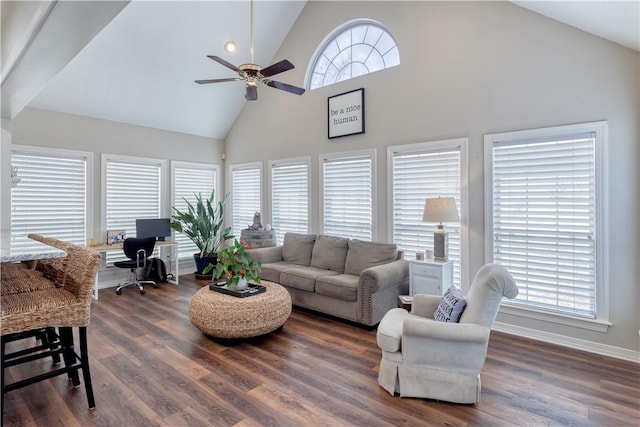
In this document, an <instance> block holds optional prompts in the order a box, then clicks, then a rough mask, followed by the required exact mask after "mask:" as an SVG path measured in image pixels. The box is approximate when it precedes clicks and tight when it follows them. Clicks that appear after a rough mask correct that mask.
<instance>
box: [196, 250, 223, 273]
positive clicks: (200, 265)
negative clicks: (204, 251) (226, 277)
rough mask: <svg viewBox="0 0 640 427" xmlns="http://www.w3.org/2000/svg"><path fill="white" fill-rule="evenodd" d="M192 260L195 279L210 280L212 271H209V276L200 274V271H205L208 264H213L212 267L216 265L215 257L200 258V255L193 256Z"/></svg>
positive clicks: (216, 258)
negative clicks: (194, 266)
mask: <svg viewBox="0 0 640 427" xmlns="http://www.w3.org/2000/svg"><path fill="white" fill-rule="evenodd" d="M193 260H194V261H195V263H196V277H202V278H209V279H210V278H212V277H213V272H214V271H215V269H214V270H211V271H210V272H209V274H202V270H204V269H205V267H206V266H208V265H209V264H213V265H214V266H215V265H216V264H217V263H218V257H217V256H203V257H200V253H196V254H193Z"/></svg>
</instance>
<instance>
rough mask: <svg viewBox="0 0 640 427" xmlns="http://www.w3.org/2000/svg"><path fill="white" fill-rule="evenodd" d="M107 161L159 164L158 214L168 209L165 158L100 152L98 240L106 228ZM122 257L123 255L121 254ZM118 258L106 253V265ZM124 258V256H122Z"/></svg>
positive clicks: (104, 235)
mask: <svg viewBox="0 0 640 427" xmlns="http://www.w3.org/2000/svg"><path fill="white" fill-rule="evenodd" d="M109 161H116V162H125V163H127V162H130V163H142V164H147V165H159V166H160V191H159V197H160V206H159V215H163V213H164V212H167V210H168V206H167V205H168V200H167V199H168V198H167V173H166V171H167V160H164V159H157V158H151V157H137V156H126V155H121V154H109V153H102V156H101V162H100V163H101V165H100V179H101V184H100V204H101V207H100V213H101V215H100V216H101V218H100V227H101V229H100V235H101V236H102V237H101V239H100V241H102V240H103V239H104V238H106V230H107V163H108V162H109ZM122 256H123V257H124V255H122ZM114 259H118V257H117V256H116V255H115V254H112V255H110V254H107V266H108V267H109V266H111V264H112V260H114ZM122 259H126V258H122Z"/></svg>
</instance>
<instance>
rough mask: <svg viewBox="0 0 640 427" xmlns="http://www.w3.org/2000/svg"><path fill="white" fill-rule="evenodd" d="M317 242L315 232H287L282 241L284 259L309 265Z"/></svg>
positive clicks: (292, 262)
mask: <svg viewBox="0 0 640 427" xmlns="http://www.w3.org/2000/svg"><path fill="white" fill-rule="evenodd" d="M315 242H316V235H315V234H298V233H285V235H284V242H283V243H282V260H283V261H286V262H290V263H291V264H298V265H304V266H305V267H309V265H311V252H312V251H313V244H314V243H315Z"/></svg>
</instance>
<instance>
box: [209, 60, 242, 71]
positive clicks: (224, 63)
mask: <svg viewBox="0 0 640 427" xmlns="http://www.w3.org/2000/svg"><path fill="white" fill-rule="evenodd" d="M207 58H209V59H213V60H214V61H216V62H217V63H218V64H222V65H224V66H225V67H227V68H230V69H232V70H233V71H235V72H236V73H240V74H242V70H241V69H240V68H238V67H236V66H235V65H233V64H232V63H230V62H227V61H225V60H224V59H222V58H220V57H219V56H214V55H207Z"/></svg>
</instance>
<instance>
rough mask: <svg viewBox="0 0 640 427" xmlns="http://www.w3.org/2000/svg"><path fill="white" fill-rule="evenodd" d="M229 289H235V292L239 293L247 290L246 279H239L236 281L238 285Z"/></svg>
mask: <svg viewBox="0 0 640 427" xmlns="http://www.w3.org/2000/svg"><path fill="white" fill-rule="evenodd" d="M229 287H230V288H231V289H235V290H236V291H241V290H243V289H247V288H248V287H249V283H247V279H245V278H244V277H241V278H240V279H238V284H237V285H235V286H229Z"/></svg>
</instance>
